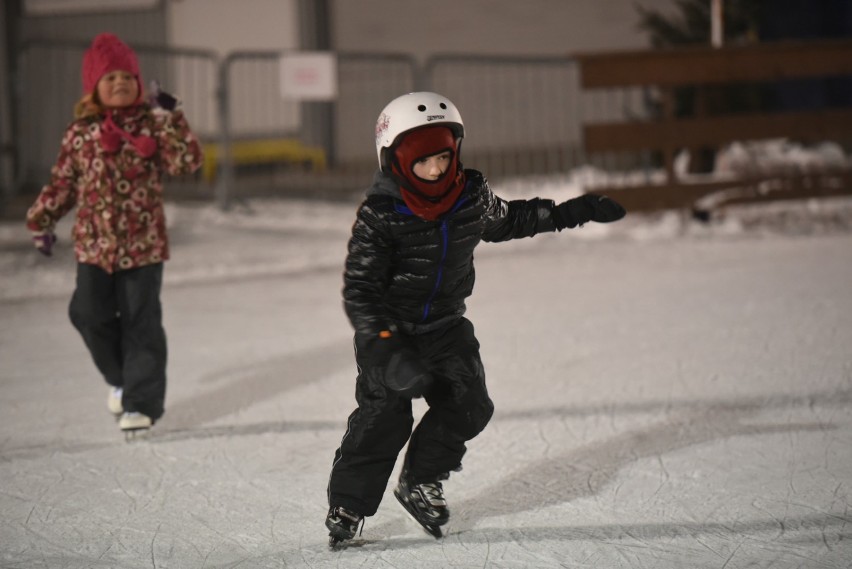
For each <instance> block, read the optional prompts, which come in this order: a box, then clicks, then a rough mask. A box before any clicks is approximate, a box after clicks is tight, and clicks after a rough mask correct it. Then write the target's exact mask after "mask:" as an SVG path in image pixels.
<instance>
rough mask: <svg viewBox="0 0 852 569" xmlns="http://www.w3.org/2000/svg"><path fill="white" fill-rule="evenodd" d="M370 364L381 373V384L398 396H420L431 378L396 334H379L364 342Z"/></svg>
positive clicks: (409, 397)
mask: <svg viewBox="0 0 852 569" xmlns="http://www.w3.org/2000/svg"><path fill="white" fill-rule="evenodd" d="M364 349H365V350H367V354H366V355H367V358H368V359H369V360H370V363H371V364H372V365H373V366H374V367H377V368H381V369H382V370H383V371H384V383H385V385H386V386H387V388H388V389H390V390H391V391H393V392H395V393H396V394H398V395H399V396H400V397H405V398H408V399H416V398H418V397H422V396H423V395H424V393H425V392H426V391H427V390H428V389H429V387H430V386H431V385H432V376H431V375H430V374H429V371H428V370H427V369H426V368H425V367H424V366H423V364H422V363H421V361H420V358H419V357H418V355H417V353H416V352H415V351H414V350H413V349H412V348H411V346H409V345H408V343H407V342H406V341H405V340H404V339H402V338H400V336H399V335H397V334H392V333H390V332H382V333H381V334H380V335H379V336H378V337H376V338H373V339H370V340H368V341H367V342H366V345H365V346H364Z"/></svg>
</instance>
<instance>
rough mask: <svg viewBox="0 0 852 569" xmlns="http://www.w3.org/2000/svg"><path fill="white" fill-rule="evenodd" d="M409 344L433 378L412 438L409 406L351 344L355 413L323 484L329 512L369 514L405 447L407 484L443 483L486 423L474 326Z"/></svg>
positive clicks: (454, 327)
mask: <svg viewBox="0 0 852 569" xmlns="http://www.w3.org/2000/svg"><path fill="white" fill-rule="evenodd" d="M410 338H411V341H412V344H413V346H414V348H415V349H416V350H417V351H418V352H419V355H420V357H421V359H422V361H423V363H424V364H425V365H426V367H427V368H428V369H429V371H430V372H431V374H432V377H433V379H434V383H433V385H432V387H431V389H430V390H429V392H428V393H426V394H425V399H426V403H427V404H428V406H429V409H428V410H427V411H426V413H425V414H424V416H423V418H422V420H421V421H420V423H419V424H418V425H417V428H416V429H414V432H413V434H412V432H411V428H412V426H413V424H414V418H413V416H412V407H411V400H410V399H406V398H401V397H399V396H398V395H396V394H395V393H394V392H393V391H391V390H389V389H388V388H387V387H386V386H385V381H384V372H385V370H384V369H383V368H378V367H375V366H371V362H370V360H369V358H368V357H367V356H366V355H364V354H363V353H362V351H359V350H358V348H359V346H357V344H356V353H355V358H356V362H357V364H358V370H359V374H358V379H357V384H356V388H355V399H356V401H357V402H358V408H357V409H355V411H353V412H352V414H351V415H350V416H349V421H348V428H347V430H346V434H345V435H344V436H343V440H342V441H341V444H340V448H339V449H337V452H336V453H335V457H334V464H333V466H332V470H331V477H330V479H329V485H328V500H329V505H330V506H343V507H344V508H347V509H349V510H353V511H355V512H358V513H360V514H361V515H364V516H372V515H373V514H375V513H376V510H377V509H378V507H379V503H380V502H381V500H382V495H383V494H384V491H385V488H386V487H387V483H388V479H389V478H390V475H391V473H392V471H393V468H394V465H395V463H396V460H397V457H398V455H399V453H400V451H401V450H402V448H403V447H404V446H405V443H406V442H408V451H407V452H406V455H405V462H404V465H403V470H404V472H405V473H406V476H407V477H408V478H410V479H412V480H413V481H414V482H417V483H420V482H430V481H435V480H439V479H442V478H444V477H446V475H448V474H449V472H450V471H453V470H458V469H460V468H461V460H462V457H463V456H464V453H465V451H466V450H467V447H466V446H465V442H467V441H469V440H471V439H472V438H474V437H475V436H476V435H478V434H479V433H480V432H481V431H482V429H484V428H485V425H486V424H487V423H488V421H489V420H490V419H491V415H492V414H493V412H494V405H493V403H492V402H491V399H490V398H489V397H488V391H487V390H486V387H485V370H484V368H483V366H482V360H481V359H480V356H479V342H478V341H477V340H476V337H475V336H474V330H473V325H472V324H471V323H470V322H469V321H468V320H467V319H464V318H462V319H460V320H458V321H456V322H454V323H453V324H451V325H450V326H448V327H447V328H444V329H441V330H437V331H433V332H428V333H426V334H420V335H416V336H411V337H410ZM409 436H410V441H409Z"/></svg>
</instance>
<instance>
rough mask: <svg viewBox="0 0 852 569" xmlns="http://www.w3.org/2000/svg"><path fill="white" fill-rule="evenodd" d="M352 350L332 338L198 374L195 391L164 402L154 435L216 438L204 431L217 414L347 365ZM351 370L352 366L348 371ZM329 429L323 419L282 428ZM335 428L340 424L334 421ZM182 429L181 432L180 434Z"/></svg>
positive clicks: (257, 428) (240, 430)
mask: <svg viewBox="0 0 852 569" xmlns="http://www.w3.org/2000/svg"><path fill="white" fill-rule="evenodd" d="M351 352H352V348H351V345H350V344H348V343H347V342H345V341H344V342H340V341H335V342H332V343H329V344H324V345H321V346H317V347H315V348H311V349H309V350H304V351H301V352H299V353H296V354H286V355H282V356H280V357H277V358H273V359H268V360H266V361H262V362H258V363H256V364H254V365H248V366H239V367H236V368H234V369H226V370H219V371H217V372H216V373H214V374H212V375H210V376H207V377H202V378H201V379H200V381H199V382H198V384H199V387H198V389H197V392H196V393H194V394H193V395H192V396H191V397H188V398H184V399H183V400H181V401H177V402H175V403H173V404H171V405H169V407H168V409H167V414H166V416H165V418H164V423H165V424H164V425H163V426H164V427H166V428H165V429H163V430H161V431H160V432H159V433H158V434H157V438H161V437H162V438H165V437H167V436H168V437H169V438H170V439H171V440H174V439H176V438H194V436H196V435H197V436H198V437H200V438H208V437H210V436H217V435H218V434H219V433H220V432H222V430H221V429H220V428H212V429H205V428H203V427H202V425H204V424H205V423H210V422H212V421H215V420H217V419H221V418H222V417H227V416H228V415H231V414H233V413H236V412H238V411H241V410H243V409H247V408H249V407H251V406H252V405H255V404H257V403H262V402H265V401H269V400H270V399H274V398H275V397H278V396H280V395H281V394H282V393H284V392H286V391H290V390H293V389H296V388H298V387H300V386H302V385H305V384H308V383H311V382H313V381H317V379H319V378H322V377H326V376H328V375H331V374H333V373H335V372H337V371H339V370H340V369H348V368H350V367H352V361H351V360H352V353H351ZM353 374H354V370H353ZM210 384H213V385H214V386H215V387H213V388H211V389H208V388H207V386H208V385H210ZM276 424H277V421H276V422H270V423H268V424H257V425H254V426H251V425H250V426H247V427H234V428H232V429H225V433H226V434H258V433H259V432H266V431H264V430H263V429H270V430H273V431H275V430H277V429H279V427H276V426H275V425H276ZM316 427H319V428H322V429H325V428H329V427H330V426H329V425H328V424H326V423H311V424H308V425H304V426H303V427H299V426H297V425H291V428H290V429H286V430H295V429H298V430H308V429H312V428H316ZM334 427H339V423H334ZM181 433H183V435H184V436H181Z"/></svg>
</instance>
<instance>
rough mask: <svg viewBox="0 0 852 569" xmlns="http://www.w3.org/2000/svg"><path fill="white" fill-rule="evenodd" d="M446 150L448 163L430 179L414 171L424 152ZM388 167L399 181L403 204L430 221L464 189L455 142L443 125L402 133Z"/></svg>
mask: <svg viewBox="0 0 852 569" xmlns="http://www.w3.org/2000/svg"><path fill="white" fill-rule="evenodd" d="M445 150H449V151H450V154H451V156H450V165H449V167H448V168H447V171H446V172H444V174H443V175H442V176H441V177H440V178H438V179H437V180H434V181H428V180H424V179H422V178H418V177H417V176H415V175H414V164H415V163H416V162H417V161H418V160H420V159H422V158H426V157H428V156H432V155H433V154H438V153H440V152H444V151H445ZM391 170H392V172H393V173H394V174H396V176H395V177H396V178H397V182H398V183H399V184H400V190H401V192H402V199H403V201H405V205H407V206H408V207H409V209H411V211H413V212H414V214H415V215H417V216H418V217H422V218H423V219H426V220H429V221H434V220H436V219H438V218H439V217H440V216H441V215H443V214H444V213H446V212H447V211H448V210H449V209H450V208H451V207H453V205H455V203H456V200H458V197H459V194H461V191H462V190H463V189H464V181H465V178H464V171H463V170H462V169H461V168H460V167H459V153H458V144H457V142H456V138H455V135H453V131H452V130H450V129H449V128H447V127H446V126H441V125H435V126H426V127H421V128H418V129H415V130H412V131H410V132H407V133H405V134H403V135H402V140H400V141H399V142H398V143H397V145H396V147H395V148H394V151H393V163H392V164H391Z"/></svg>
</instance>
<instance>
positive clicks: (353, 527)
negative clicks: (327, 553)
mask: <svg viewBox="0 0 852 569" xmlns="http://www.w3.org/2000/svg"><path fill="white" fill-rule="evenodd" d="M363 520H364V516H362V515H361V514H357V513H355V512H353V511H351V510H347V509H346V508H341V507H340V506H332V507H331V508H330V509H329V510H328V516H326V518H325V527H327V528H328V545H329V547H332V548H334V547H337V546H338V545H339V544H340V543H342V542H344V541H347V540H350V539H352V538H353V537H355V533H356V532H357V531H358V526H359V525H361V522H362V521H363Z"/></svg>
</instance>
